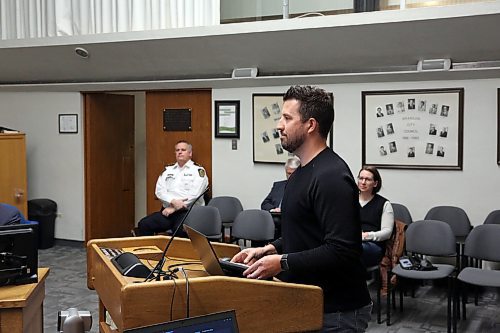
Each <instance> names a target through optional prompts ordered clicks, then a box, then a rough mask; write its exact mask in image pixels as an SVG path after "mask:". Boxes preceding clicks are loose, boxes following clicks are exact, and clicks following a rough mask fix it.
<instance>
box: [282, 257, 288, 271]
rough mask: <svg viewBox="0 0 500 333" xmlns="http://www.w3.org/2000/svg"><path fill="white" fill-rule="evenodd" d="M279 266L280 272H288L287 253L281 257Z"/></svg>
mask: <svg viewBox="0 0 500 333" xmlns="http://www.w3.org/2000/svg"><path fill="white" fill-rule="evenodd" d="M280 266H281V270H282V271H288V270H289V267H288V253H285V254H283V255H282V256H281V260H280Z"/></svg>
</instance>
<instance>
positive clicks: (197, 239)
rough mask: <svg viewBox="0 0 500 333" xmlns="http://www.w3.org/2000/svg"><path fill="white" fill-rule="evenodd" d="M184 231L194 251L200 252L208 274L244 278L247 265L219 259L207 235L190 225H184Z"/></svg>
mask: <svg viewBox="0 0 500 333" xmlns="http://www.w3.org/2000/svg"><path fill="white" fill-rule="evenodd" d="M184 230H185V231H186V232H187V234H188V237H189V239H190V240H191V244H192V245H193V247H194V249H195V250H196V252H198V255H199V256H200V260H201V263H202V264H203V267H205V270H206V271H207V273H208V274H210V275H229V276H235V277H243V272H244V271H245V270H246V269H247V268H248V266H247V265H244V264H240V263H234V262H230V261H229V260H228V259H219V258H218V257H217V254H216V253H215V250H214V248H213V247H212V244H210V241H209V240H208V239H207V237H206V236H205V235H203V234H202V233H200V232H199V231H196V230H195V229H193V228H191V227H190V226H188V225H184Z"/></svg>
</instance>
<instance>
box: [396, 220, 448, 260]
mask: <svg viewBox="0 0 500 333" xmlns="http://www.w3.org/2000/svg"><path fill="white" fill-rule="evenodd" d="M405 238H406V239H405V240H406V250H407V251H409V252H415V253H420V254H425V255H430V256H442V257H444V256H454V255H456V242H455V235H454V234H453V230H452V229H451V227H450V225H449V224H447V223H445V222H443V221H436V220H420V221H415V222H413V223H412V224H410V225H409V226H408V229H406V235H405Z"/></svg>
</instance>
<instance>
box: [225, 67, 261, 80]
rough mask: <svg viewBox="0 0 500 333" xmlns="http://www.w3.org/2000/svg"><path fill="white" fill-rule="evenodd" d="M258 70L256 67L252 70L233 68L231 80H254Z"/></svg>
mask: <svg viewBox="0 0 500 333" xmlns="http://www.w3.org/2000/svg"><path fill="white" fill-rule="evenodd" d="M258 73H259V70H258V69H257V67H252V68H235V69H233V74H232V75H231V78H233V79H254V78H256V77H257V74H258Z"/></svg>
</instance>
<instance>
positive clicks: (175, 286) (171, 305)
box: [170, 279, 177, 321]
mask: <svg viewBox="0 0 500 333" xmlns="http://www.w3.org/2000/svg"><path fill="white" fill-rule="evenodd" d="M172 281H174V292H173V293H172V300H171V301H170V321H172V320H173V319H172V313H173V308H174V297H175V289H177V282H175V279H172Z"/></svg>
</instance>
